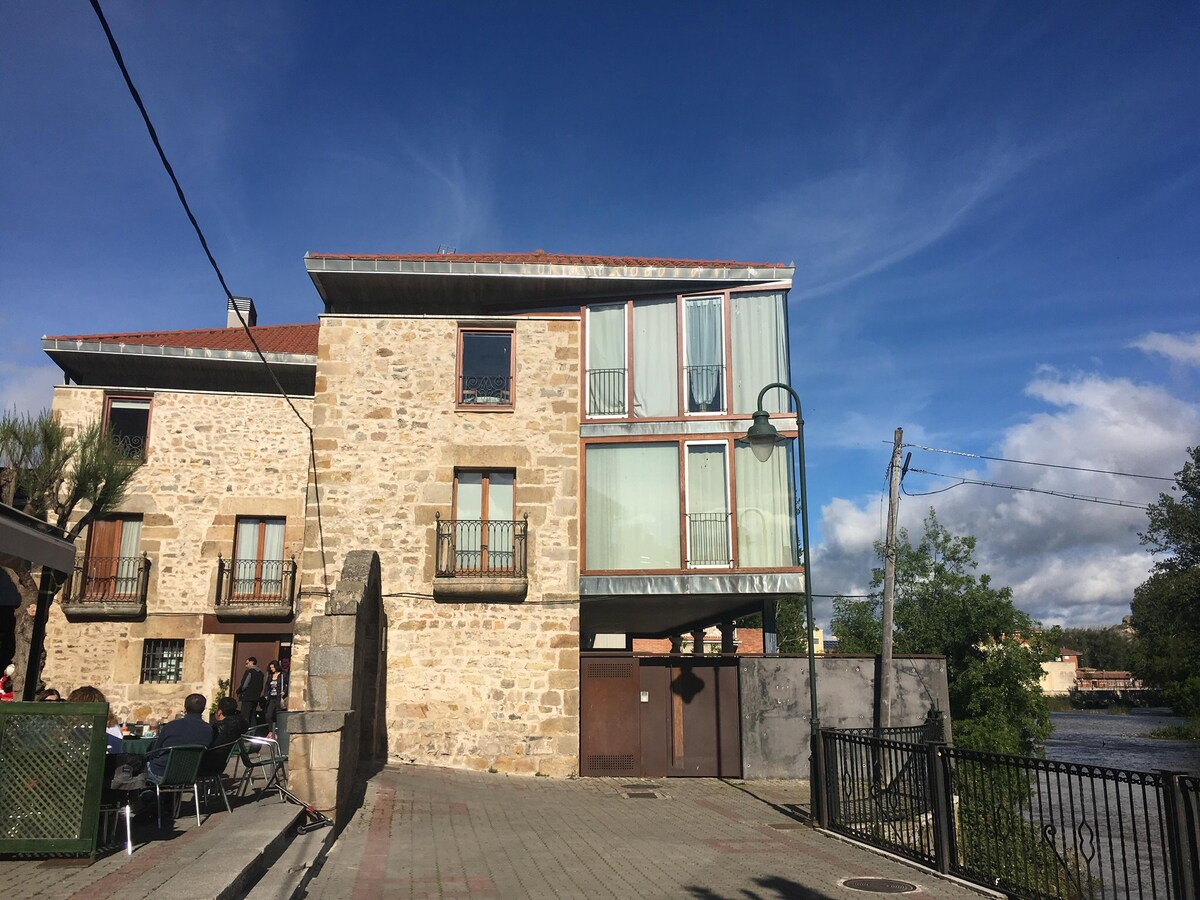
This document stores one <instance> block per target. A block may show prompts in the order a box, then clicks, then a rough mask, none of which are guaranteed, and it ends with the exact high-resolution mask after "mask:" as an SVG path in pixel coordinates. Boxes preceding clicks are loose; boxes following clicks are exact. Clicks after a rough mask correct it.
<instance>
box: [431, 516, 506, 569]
mask: <svg viewBox="0 0 1200 900" xmlns="http://www.w3.org/2000/svg"><path fill="white" fill-rule="evenodd" d="M435 531H436V535H437V538H436V539H437V558H436V566H435V574H436V575H437V576H438V577H439V578H472V577H489V576H490V577H497V578H502V577H504V578H524V577H525V576H526V563H527V553H526V548H527V544H528V536H529V517H528V516H525V517H524V518H522V519H517V520H512V521H509V520H500V521H497V520H495V519H492V520H487V521H485V520H483V519H442V518H441V516H440V515H435Z"/></svg>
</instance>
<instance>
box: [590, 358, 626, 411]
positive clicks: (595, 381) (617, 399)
mask: <svg viewBox="0 0 1200 900" xmlns="http://www.w3.org/2000/svg"><path fill="white" fill-rule="evenodd" d="M587 382H588V408H587V414H588V415H589V416H624V415H626V414H627V410H626V405H625V398H626V391H625V370H624V369H588V372H587Z"/></svg>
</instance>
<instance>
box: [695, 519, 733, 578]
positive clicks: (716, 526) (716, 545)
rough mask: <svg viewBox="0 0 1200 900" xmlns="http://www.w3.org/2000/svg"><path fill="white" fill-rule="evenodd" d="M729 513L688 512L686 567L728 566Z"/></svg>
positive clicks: (730, 562) (730, 560)
mask: <svg viewBox="0 0 1200 900" xmlns="http://www.w3.org/2000/svg"><path fill="white" fill-rule="evenodd" d="M729 518H730V516H729V513H689V514H688V516H687V529H688V567H689V568H696V567H698V566H729V565H731V564H732V563H733V556H732V554H731V553H730V548H729Z"/></svg>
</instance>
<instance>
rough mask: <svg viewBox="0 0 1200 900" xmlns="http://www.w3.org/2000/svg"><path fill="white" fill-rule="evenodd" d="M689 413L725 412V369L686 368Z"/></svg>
mask: <svg viewBox="0 0 1200 900" xmlns="http://www.w3.org/2000/svg"><path fill="white" fill-rule="evenodd" d="M684 375H685V377H686V381H687V403H688V412H724V411H725V367H724V366H685V367H684Z"/></svg>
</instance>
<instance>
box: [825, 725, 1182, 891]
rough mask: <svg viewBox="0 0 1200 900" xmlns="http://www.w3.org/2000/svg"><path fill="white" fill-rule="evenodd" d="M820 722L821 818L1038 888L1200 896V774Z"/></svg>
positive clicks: (941, 865)
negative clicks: (979, 748) (971, 746)
mask: <svg viewBox="0 0 1200 900" xmlns="http://www.w3.org/2000/svg"><path fill="white" fill-rule="evenodd" d="M925 728H926V726H920V727H916V728H911V729H889V730H888V731H887V732H886V733H884V734H880V733H879V732H874V731H872V730H871V729H856V730H854V731H853V732H849V731H842V730H833V729H825V730H822V732H821V742H822V747H821V751H822V754H823V757H824V771H825V785H824V799H825V812H824V816H825V824H826V825H827V826H828V827H829V828H831V829H832V830H834V831H837V832H840V833H842V834H845V835H847V836H849V837H853V838H855V839H857V840H861V841H863V842H865V843H869V844H872V845H875V846H878V847H881V848H883V849H886V850H889V851H891V852H893V853H896V854H898V855H901V856H904V857H907V858H909V859H912V860H915V861H917V862H920V863H923V864H925V865H928V866H930V867H931V868H935V869H937V870H938V871H941V872H945V873H950V874H953V875H956V876H958V877H960V878H964V879H966V880H968V881H972V882H975V883H976V884H981V885H985V886H987V887H990V888H994V889H998V890H1001V891H1004V892H1006V893H1007V894H1008V895H1009V896H1012V897H1021V898H1035V900H1108V898H1123V897H1138V898H1164V900H1165V898H1189V900H1192V898H1195V897H1196V896H1197V895H1196V886H1197V884H1200V871H1198V870H1197V860H1198V849H1200V847H1198V843H1200V840H1198V828H1197V812H1198V810H1200V779H1197V778H1195V777H1193V776H1188V775H1180V774H1178V773H1166V772H1160V773H1150V772H1137V771H1131V770H1126V769H1112V768H1108V767H1104V766H1089V765H1082V764H1078V763H1066V762H1060V761H1056V760H1047V759H1038V758H1035V757H1023V756H1008V755H1004V754H997V753H978V752H974V751H970V750H961V749H958V748H956V747H952V746H949V745H947V744H944V743H940V742H939V741H937V740H930V739H929V737H930V735H929V733H928V732H927V731H926V730H925Z"/></svg>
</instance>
